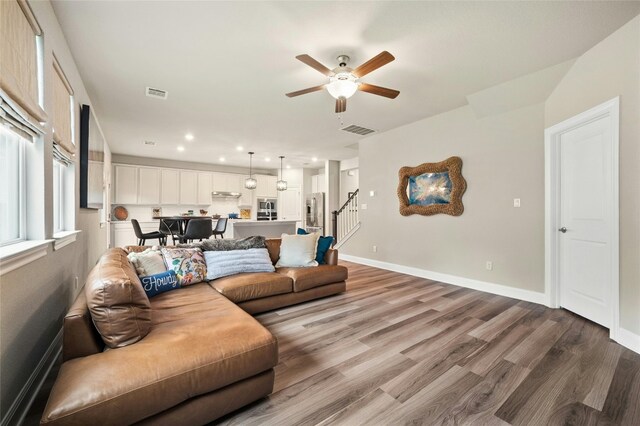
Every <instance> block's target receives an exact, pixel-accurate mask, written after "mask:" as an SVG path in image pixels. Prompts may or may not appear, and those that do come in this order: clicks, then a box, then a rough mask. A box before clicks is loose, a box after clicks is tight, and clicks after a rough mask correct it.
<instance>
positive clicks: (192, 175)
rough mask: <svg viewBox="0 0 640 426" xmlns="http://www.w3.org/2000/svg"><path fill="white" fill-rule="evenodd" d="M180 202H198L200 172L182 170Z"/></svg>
mask: <svg viewBox="0 0 640 426" xmlns="http://www.w3.org/2000/svg"><path fill="white" fill-rule="evenodd" d="M180 204H187V205H189V204H191V205H193V204H198V173H197V172H192V171H188V170H180Z"/></svg>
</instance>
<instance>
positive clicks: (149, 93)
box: [146, 87, 169, 99]
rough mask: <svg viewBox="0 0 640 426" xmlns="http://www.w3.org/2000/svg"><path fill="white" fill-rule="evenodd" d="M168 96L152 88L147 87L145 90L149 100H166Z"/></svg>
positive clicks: (164, 92)
mask: <svg viewBox="0 0 640 426" xmlns="http://www.w3.org/2000/svg"><path fill="white" fill-rule="evenodd" d="M168 94H169V93H167V91H166V90H160V89H154V88H153V87H147V90H146V95H147V96H149V97H150V98H157V99H167V95H168Z"/></svg>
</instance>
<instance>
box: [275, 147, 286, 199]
mask: <svg viewBox="0 0 640 426" xmlns="http://www.w3.org/2000/svg"><path fill="white" fill-rule="evenodd" d="M283 159H284V155H281V156H280V180H279V181H277V182H276V189H277V190H278V191H286V190H287V181H286V180H284V179H283V178H284V175H283V174H282V160H283Z"/></svg>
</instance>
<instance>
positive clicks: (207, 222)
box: [178, 218, 213, 243]
mask: <svg viewBox="0 0 640 426" xmlns="http://www.w3.org/2000/svg"><path fill="white" fill-rule="evenodd" d="M212 226H213V223H212V221H211V218H204V219H190V220H189V222H188V223H187V228H186V229H185V231H184V234H180V235H178V237H179V239H180V242H181V243H187V242H189V241H193V240H200V241H202V240H206V239H207V238H209V237H210V236H211V234H212V233H213V229H212Z"/></svg>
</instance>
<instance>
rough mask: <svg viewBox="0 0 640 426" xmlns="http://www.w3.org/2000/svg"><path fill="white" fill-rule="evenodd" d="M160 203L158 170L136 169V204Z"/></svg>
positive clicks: (148, 168)
mask: <svg viewBox="0 0 640 426" xmlns="http://www.w3.org/2000/svg"><path fill="white" fill-rule="evenodd" d="M159 203H160V169H157V168H155V167H140V168H139V169H138V204H152V205H155V204H159Z"/></svg>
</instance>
